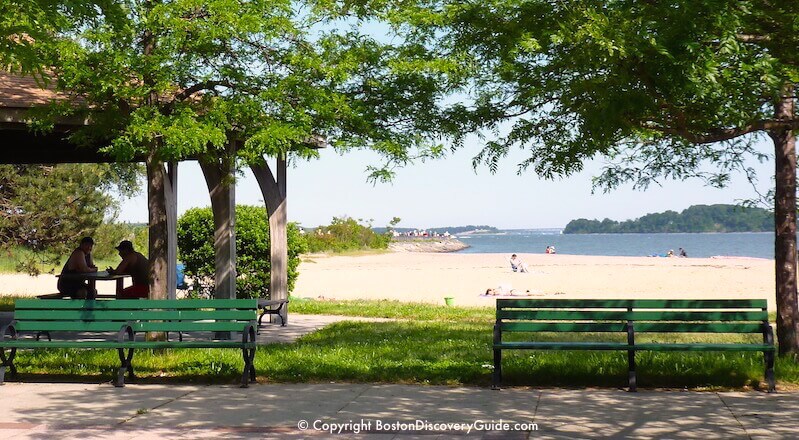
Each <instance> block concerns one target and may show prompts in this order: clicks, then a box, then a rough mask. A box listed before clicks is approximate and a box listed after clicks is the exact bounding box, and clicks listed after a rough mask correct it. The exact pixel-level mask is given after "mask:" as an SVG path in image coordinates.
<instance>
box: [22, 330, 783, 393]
mask: <svg viewBox="0 0 799 440" xmlns="http://www.w3.org/2000/svg"><path fill="white" fill-rule="evenodd" d="M539 336H540V337H543V338H546V337H547V335H539ZM601 337H605V336H601ZM491 344H492V334H491V326H490V325H486V324H477V323H470V322H463V323H452V322H410V321H398V322H380V323H375V322H340V323H337V324H333V325H330V326H328V327H325V328H324V329H321V330H319V331H316V332H314V333H311V334H308V335H305V336H303V337H302V338H300V339H299V340H298V341H297V342H295V343H291V344H272V345H266V346H261V347H259V348H258V351H257V354H256V358H255V367H256V372H257V375H258V378H259V381H261V382H288V383H296V382H309V383H313V382H330V381H335V382H362V383H414V384H437V385H476V386H488V385H490V383H491V373H492V366H493V360H492V350H491ZM17 359H18V363H17V365H18V368H19V369H20V372H21V373H22V376H21V377H22V378H23V380H25V381H39V380H41V381H54V380H64V381H73V380H77V381H87V380H89V381H99V382H107V381H110V380H112V378H113V377H115V374H116V369H117V367H118V364H119V359H118V357H117V355H116V352H115V351H112V350H66V349H60V350H55V349H54V350H38V351H34V352H30V351H26V352H20V354H19V355H18V357H17ZM636 359H637V364H638V368H637V370H638V384H639V387H642V388H692V389H747V388H759V387H760V383H761V381H762V380H763V360H762V354H759V353H679V352H668V353H652V352H644V353H639V354H638V355H637V356H636ZM133 362H134V363H133V365H134V367H135V369H136V374H137V375H138V376H139V379H138V381H139V383H217V384H218V383H223V384H235V383H237V382H238V380H239V379H240V375H241V371H242V368H243V362H242V359H241V352H240V351H238V350H235V349H170V350H159V351H152V350H141V351H137V353H136V356H135V357H134V360H133ZM776 373H777V379H778V381H784V382H787V383H799V380H798V379H799V366H797V364H796V363H794V362H792V361H790V360H787V359H780V360H778V363H777V367H776ZM87 378H92V379H87ZM626 381H627V365H626V353H625V352H591V351H583V352H575V351H566V352H564V351H557V352H555V351H549V352H543V351H527V350H523V351H506V352H504V353H503V385H508V386H557V387H612V388H621V387H625V386H626ZM779 385H780V384H779V383H778V386H779Z"/></svg>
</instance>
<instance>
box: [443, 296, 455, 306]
mask: <svg viewBox="0 0 799 440" xmlns="http://www.w3.org/2000/svg"><path fill="white" fill-rule="evenodd" d="M444 304H446V305H448V306H453V305H455V298H453V297H451V296H445V297H444Z"/></svg>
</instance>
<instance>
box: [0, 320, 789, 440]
mask: <svg viewBox="0 0 799 440" xmlns="http://www.w3.org/2000/svg"><path fill="white" fill-rule="evenodd" d="M3 318H4V317H3V316H1V315H0V320H2V319H3ZM5 318H6V319H8V317H5ZM352 319H353V318H346V317H339V316H320V315H291V316H290V321H289V325H288V326H286V327H280V326H278V325H276V324H269V325H265V326H264V327H263V328H262V331H261V334H260V335H259V342H261V343H275V342H290V341H293V340H295V339H296V338H297V337H299V336H301V335H303V334H306V333H309V332H311V331H313V330H315V329H317V328H321V327H323V326H325V325H327V324H330V323H333V322H337V321H342V320H352ZM356 319H357V318H356ZM0 402H2V409H0V438H2V439H7V438H14V439H17V438H19V439H25V438H30V439H67V438H91V439H146V438H169V439H173V438H220V437H223V438H267V439H269V438H308V437H310V438H376V439H393V438H398V439H405V438H422V439H438V438H442V439H443V438H462V437H464V436H466V437H471V438H486V439H494V438H496V439H500V438H501V439H505V438H508V439H515V438H519V439H522V438H548V439H559V438H669V439H672V438H703V439H715V438H724V439H761V438H762V439H767V438H768V439H770V438H786V439H788V438H796V436H797V434H796V432H797V429H796V426H797V423H799V422H797V421H798V420H799V393H787V392H786V393H777V394H764V393H758V392H747V393H711V392H673V391H641V392H638V393H627V392H624V391H621V390H608V389H603V390H596V389H590V390H563V389H544V390H539V389H521V388H514V389H504V390H501V391H492V390H489V389H485V388H465V387H459V388H450V387H434V386H408V385H367V384H355V385H352V384H335V383H330V384H255V385H253V386H251V387H250V388H248V389H241V388H237V387H233V386H218V385H212V386H194V385H155V384H141V385H139V384H131V385H128V386H127V387H125V388H122V389H119V388H114V387H113V386H111V385H110V384H99V385H98V384H74V383H72V384H63V383H33V384H31V383H17V382H8V383H6V384H5V385H3V386H0ZM500 421H501V424H498V423H499V422H500ZM305 423H307V424H308V425H307V427H306V429H300V427H299V426H305V425H304V424H305ZM492 423H493V424H492ZM442 424H443V425H442ZM446 424H450V425H446ZM516 424H520V425H518V426H516ZM315 427H316V428H317V429H315ZM514 428H519V430H514ZM330 429H333V430H334V431H335V430H338V429H340V431H341V432H340V433H331V432H330Z"/></svg>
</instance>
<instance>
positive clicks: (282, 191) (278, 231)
mask: <svg viewBox="0 0 799 440" xmlns="http://www.w3.org/2000/svg"><path fill="white" fill-rule="evenodd" d="M250 168H251V169H252V172H253V174H254V175H255V179H256V180H257V181H258V186H259V187H260V188H261V194H262V195H263V198H264V203H265V204H266V213H267V216H268V217H269V253H270V259H271V262H270V265H271V270H270V279H269V298H270V299H287V298H288V235H287V223H288V210H287V206H286V205H287V203H286V198H287V197H286V195H287V192H286V189H287V184H286V181H287V169H286V168H287V167H286V158H285V156H278V157H277V161H276V171H277V179H275V176H274V174H273V173H272V170H271V169H270V168H269V164H268V163H267V162H266V159H264V161H263V163H259V164H255V165H251V166H250ZM285 307H288V304H286V305H285ZM284 316H288V312H287V313H286V314H285V315H284ZM270 318H271V319H272V322H275V319H276V316H275V315H271V316H270Z"/></svg>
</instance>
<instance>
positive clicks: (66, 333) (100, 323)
mask: <svg viewBox="0 0 799 440" xmlns="http://www.w3.org/2000/svg"><path fill="white" fill-rule="evenodd" d="M256 312H257V302H256V300H254V299H252V300H250V299H230V300H219V299H188V300H144V299H140V300H129V299H120V300H106V301H87V300H61V299H59V300H39V299H19V300H16V301H15V310H14V321H12V322H11V323H10V324H8V325H6V326H4V327H3V328H2V329H0V332H1V333H0V334H1V335H2V336H3V339H2V340H0V361H2V365H1V366H0V384H2V383H3V380H4V378H5V372H6V369H8V370H9V371H10V372H11V374H14V375H15V374H16V372H17V370H16V367H15V366H14V358H15V356H16V352H17V349H39V348H92V349H116V350H117V351H118V353H119V360H120V367H119V370H118V372H117V378H116V380H115V382H114V385H116V386H119V387H121V386H124V385H125V374H126V373H127V374H128V377H129V378H131V379H132V378H133V377H134V374H133V364H132V360H133V353H134V350H136V349H157V348H236V349H240V350H241V352H242V357H243V358H244V371H243V373H242V377H241V385H242V387H247V386H249V383H250V382H254V381H255V367H254V365H253V359H254V357H255V348H256V345H255V319H256ZM146 332H179V333H181V338H180V340H177V341H175V340H172V341H170V340H165V341H147V340H145V339H144V337H145V333H146ZM183 332H189V333H192V334H193V333H194V332H241V334H242V336H241V340H240V341H238V340H220V339H214V336H213V335H212V336H211V337H207V336H206V335H205V334H203V336H204V338H199V337H197V338H191V339H189V340H184V338H183V337H182V333H183ZM87 333H88V334H89V335H87ZM41 334H47V339H46V340H44V339H42V338H40V337H39V336H40V335H41ZM167 334H168V333H167ZM214 334H215V333H214ZM51 335H53V336H58V337H57V338H51ZM109 336H110V337H111V338H110V339H109ZM99 337H105V338H104V339H102V340H98V339H99ZM6 350H9V351H8V352H6Z"/></svg>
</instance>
